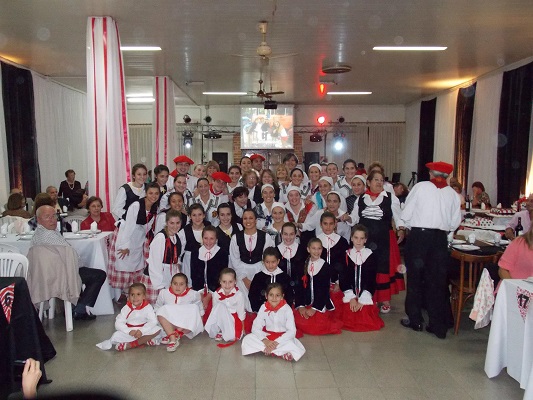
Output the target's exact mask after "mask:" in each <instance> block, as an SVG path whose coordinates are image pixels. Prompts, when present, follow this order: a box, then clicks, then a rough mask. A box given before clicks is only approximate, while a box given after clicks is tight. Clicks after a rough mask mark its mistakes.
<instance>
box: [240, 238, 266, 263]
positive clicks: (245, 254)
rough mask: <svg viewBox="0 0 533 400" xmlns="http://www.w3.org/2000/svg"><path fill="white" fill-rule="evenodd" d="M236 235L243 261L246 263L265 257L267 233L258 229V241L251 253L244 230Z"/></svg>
mask: <svg viewBox="0 0 533 400" xmlns="http://www.w3.org/2000/svg"><path fill="white" fill-rule="evenodd" d="M235 236H236V237H237V245H238V246H239V255H240V258H241V261H242V262H243V263H246V264H255V263H258V262H261V260H262V259H263V249H264V248H265V242H266V233H265V232H263V231H257V243H256V245H255V248H254V249H253V250H252V252H251V253H250V251H248V248H247V247H246V245H247V243H245V242H244V231H240V232H238V233H237V234H236V235H235Z"/></svg>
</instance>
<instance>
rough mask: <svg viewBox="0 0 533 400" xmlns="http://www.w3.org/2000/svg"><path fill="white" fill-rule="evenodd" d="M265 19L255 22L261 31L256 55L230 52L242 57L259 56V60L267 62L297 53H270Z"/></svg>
mask: <svg viewBox="0 0 533 400" xmlns="http://www.w3.org/2000/svg"><path fill="white" fill-rule="evenodd" d="M267 26H268V22H267V21H261V22H259V23H258V24H257V29H258V30H259V32H261V38H262V39H261V44H260V45H259V46H257V49H256V53H257V54H256V55H254V56H247V55H244V54H232V56H235V57H243V58H257V57H259V58H261V60H263V61H266V62H268V60H273V59H276V58H283V57H292V56H295V55H297V54H298V53H283V54H275V55H272V48H271V47H270V46H269V45H268V43H267V42H266V33H267Z"/></svg>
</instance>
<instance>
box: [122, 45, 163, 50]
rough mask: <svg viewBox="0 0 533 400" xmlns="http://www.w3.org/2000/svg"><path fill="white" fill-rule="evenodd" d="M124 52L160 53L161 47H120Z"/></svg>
mask: <svg viewBox="0 0 533 400" xmlns="http://www.w3.org/2000/svg"><path fill="white" fill-rule="evenodd" d="M120 50H122V51H160V50H161V47H159V46H120Z"/></svg>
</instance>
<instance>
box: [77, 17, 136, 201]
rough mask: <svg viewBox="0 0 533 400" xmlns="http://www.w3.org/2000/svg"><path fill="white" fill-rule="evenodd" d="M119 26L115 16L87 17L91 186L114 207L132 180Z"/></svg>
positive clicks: (95, 192) (92, 192) (91, 189)
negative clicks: (120, 189) (122, 187)
mask: <svg viewBox="0 0 533 400" xmlns="http://www.w3.org/2000/svg"><path fill="white" fill-rule="evenodd" d="M123 65H124V64H123V62H122V53H121V52H120V37H119V33H118V26H117V24H116V22H115V21H114V20H113V19H112V18H111V17H89V18H88V20H87V119H88V121H87V122H88V127H89V129H88V135H87V150H88V158H89V163H88V165H89V185H90V186H89V187H90V191H91V194H95V195H96V196H100V197H101V198H102V200H103V201H104V208H107V209H110V208H111V205H112V203H113V200H114V198H115V196H116V193H117V190H118V188H119V186H120V185H122V184H124V183H125V182H126V181H129V180H130V154H129V134H128V121H127V111H126V94H125V84H124V69H123Z"/></svg>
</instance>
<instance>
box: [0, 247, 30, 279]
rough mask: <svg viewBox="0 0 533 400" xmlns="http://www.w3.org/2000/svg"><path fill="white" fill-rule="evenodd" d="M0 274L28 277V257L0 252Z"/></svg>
mask: <svg viewBox="0 0 533 400" xmlns="http://www.w3.org/2000/svg"><path fill="white" fill-rule="evenodd" d="M0 276H2V277H11V276H22V277H23V278H24V279H26V278H27V277H28V259H27V258H26V256H24V255H22V254H17V253H0Z"/></svg>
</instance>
